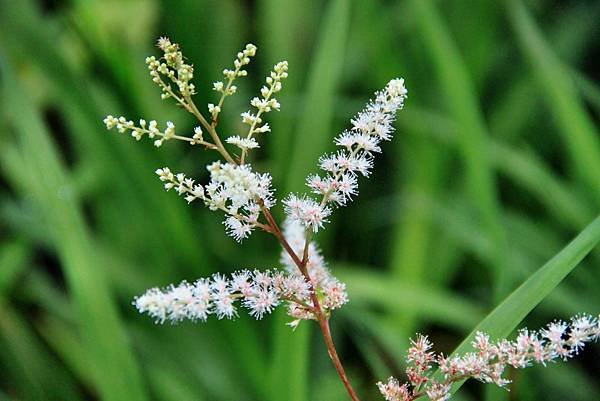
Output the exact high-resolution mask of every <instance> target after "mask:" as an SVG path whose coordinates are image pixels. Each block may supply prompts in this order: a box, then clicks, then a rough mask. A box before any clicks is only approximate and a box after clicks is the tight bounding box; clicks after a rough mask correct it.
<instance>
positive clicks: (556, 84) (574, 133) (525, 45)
mask: <svg viewBox="0 0 600 401" xmlns="http://www.w3.org/2000/svg"><path fill="white" fill-rule="evenodd" d="M507 4H508V5H509V6H508V10H509V16H510V19H511V22H512V23H513V27H514V29H515V32H516V33H517V36H518V39H519V44H520V45H521V48H522V51H523V53H524V54H525V56H526V57H527V58H528V60H529V62H530V64H531V66H532V68H533V71H534V77H535V78H536V80H537V81H538V84H539V85H540V87H541V89H542V90H543V91H544V93H545V96H544V99H545V100H547V102H548V104H547V106H548V108H549V109H550V110H551V111H552V112H553V115H554V116H555V118H556V122H557V123H558V124H559V127H560V129H561V130H560V132H561V134H562V136H563V138H564V142H565V143H566V144H567V149H568V151H569V153H570V159H571V164H572V165H573V167H574V169H575V172H576V174H577V176H578V177H579V178H580V179H581V180H582V181H583V182H584V183H585V184H586V185H587V187H588V188H589V191H590V192H591V193H592V194H593V195H594V196H595V199H596V203H597V204H598V205H600V185H598V183H599V182H600V140H599V139H598V138H600V135H599V133H598V131H597V130H596V128H595V126H594V123H593V122H592V120H591V119H590V117H589V116H588V114H587V112H586V111H585V108H584V106H583V104H582V102H581V99H580V97H579V96H578V94H577V91H576V89H575V85H574V83H573V79H572V77H571V76H570V74H569V70H568V69H566V68H565V67H564V66H563V65H562V64H561V62H560V61H559V60H558V59H557V57H556V56H555V55H554V54H553V52H552V50H551V49H550V48H549V46H548V45H547V44H546V42H545V40H544V39H543V37H542V36H541V34H540V32H539V31H538V28H537V27H536V26H535V23H534V22H533V20H532V19H531V17H530V16H529V13H528V11H527V9H526V8H525V7H524V6H523V4H522V3H521V2H520V1H519V0H514V1H512V0H511V1H509V2H508V3H507Z"/></svg>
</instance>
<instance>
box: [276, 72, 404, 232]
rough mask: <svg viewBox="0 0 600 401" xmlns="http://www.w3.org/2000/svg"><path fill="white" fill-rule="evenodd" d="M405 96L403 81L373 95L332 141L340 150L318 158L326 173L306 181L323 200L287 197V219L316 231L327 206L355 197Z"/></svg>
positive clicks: (340, 203) (388, 137) (387, 86)
mask: <svg viewBox="0 0 600 401" xmlns="http://www.w3.org/2000/svg"><path fill="white" fill-rule="evenodd" d="M407 93H408V91H407V90H406V88H405V86H404V80H403V79H402V78H397V79H393V80H391V81H390V82H388V84H387V85H386V87H385V89H383V90H381V91H378V92H376V93H375V100H373V101H371V102H369V103H368V104H367V106H366V107H365V109H364V110H362V111H361V112H360V113H358V115H357V116H356V117H355V118H353V119H352V120H351V122H352V125H353V127H352V128H351V129H350V130H348V131H344V132H342V133H341V134H340V135H338V136H337V137H336V138H335V140H334V142H335V144H336V145H337V146H339V147H341V148H342V149H340V150H338V151H337V152H334V153H331V154H326V155H324V156H322V157H321V158H320V159H319V166H320V168H321V169H322V170H323V171H324V172H325V174H324V175H318V174H314V175H311V176H309V177H308V178H307V180H306V183H307V185H308V187H309V188H310V189H311V190H312V192H313V193H314V194H317V195H321V196H322V200H321V201H320V202H317V201H315V200H313V199H310V198H307V197H298V196H296V195H290V196H289V197H288V198H287V199H286V200H285V201H284V204H285V205H286V207H287V209H286V212H287V214H288V216H289V217H290V218H292V219H294V220H296V221H299V222H301V223H302V224H303V225H304V227H305V228H307V229H312V230H313V231H314V232H317V231H318V230H319V229H320V228H322V227H323V224H324V223H326V222H327V216H329V215H330V214H331V209H330V208H328V206H327V205H328V204H330V203H331V204H334V205H338V206H343V205H345V204H346V203H347V202H349V201H351V200H352V198H353V197H354V196H356V195H357V194H358V179H357V176H358V174H361V175H363V176H365V177H368V176H369V174H370V172H371V168H372V167H373V159H374V153H379V152H381V148H380V146H379V144H380V142H381V141H388V140H390V139H391V138H392V133H393V132H394V127H393V123H394V120H395V118H396V112H397V111H398V110H400V109H402V107H403V106H404V99H406V97H407Z"/></svg>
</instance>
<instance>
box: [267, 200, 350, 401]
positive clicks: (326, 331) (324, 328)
mask: <svg viewBox="0 0 600 401" xmlns="http://www.w3.org/2000/svg"><path fill="white" fill-rule="evenodd" d="M262 211H263V214H264V216H265V218H266V219H267V222H268V224H269V226H270V227H271V229H272V233H273V235H275V237H277V239H278V240H279V242H280V243H281V245H282V246H283V248H284V249H285V251H286V252H287V253H288V254H289V255H290V257H291V258H292V260H293V261H294V263H295V264H296V266H298V269H300V272H301V273H302V275H303V276H304V278H305V279H306V280H307V281H308V282H309V283H311V286H312V291H311V292H310V298H311V301H312V303H313V307H314V314H315V316H316V317H317V321H318V322H319V328H320V329H321V333H323V339H324V340H325V346H326V347H327V353H328V354H329V358H330V359H331V361H332V362H333V366H334V367H335V370H336V371H337V373H338V375H339V376H340V379H341V380H342V382H343V383H344V387H346V391H347V392H348V395H350V398H351V399H352V401H360V399H359V398H358V395H357V394H356V392H355V391H354V389H353V388H352V385H351V384H350V381H349V380H348V376H347V375H346V371H345V370H344V366H343V365H342V361H341V360H340V357H339V356H338V353H337V350H336V348H335V344H334V343H333V338H332V337H331V330H330V328H329V318H328V317H327V315H326V314H325V313H324V312H323V309H321V304H320V303H319V298H318V297H317V294H316V292H315V290H314V289H315V286H314V285H313V282H312V279H311V277H310V275H309V274H308V269H307V267H306V266H307V264H308V257H307V256H306V255H307V253H306V252H304V255H303V257H302V259H300V257H299V256H298V255H297V254H296V252H295V251H294V250H293V249H292V247H291V246H290V244H289V243H288V242H287V240H286V239H285V236H284V235H283V233H282V232H281V230H280V229H279V226H278V225H277V223H276V222H275V219H274V218H273V215H271V212H270V211H269V210H268V209H267V208H265V207H263V208H262Z"/></svg>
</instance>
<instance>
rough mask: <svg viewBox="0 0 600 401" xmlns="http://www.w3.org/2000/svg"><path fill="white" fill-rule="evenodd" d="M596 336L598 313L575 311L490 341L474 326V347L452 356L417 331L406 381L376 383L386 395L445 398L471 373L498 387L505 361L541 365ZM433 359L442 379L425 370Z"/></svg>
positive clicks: (408, 400)
mask: <svg viewBox="0 0 600 401" xmlns="http://www.w3.org/2000/svg"><path fill="white" fill-rule="evenodd" d="M598 338H600V324H599V322H598V318H596V317H593V316H589V315H578V316H575V317H573V318H571V321H570V322H569V323H567V322H562V321H556V322H552V323H550V324H548V325H547V326H546V328H544V329H542V330H540V331H529V330H527V329H523V330H521V331H520V332H519V334H518V335H517V338H516V339H515V340H514V341H509V340H506V339H503V340H500V341H496V342H491V341H490V337H489V336H488V335H487V334H485V333H481V332H479V333H477V335H476V336H475V339H474V340H473V342H472V345H473V348H475V350H476V351H475V352H470V353H467V354H465V355H460V356H456V357H452V358H447V357H444V356H443V355H441V354H440V355H436V354H434V353H433V352H430V351H429V350H430V349H431V347H432V343H431V342H430V341H429V340H428V339H427V337H425V336H422V335H418V336H417V340H416V341H412V340H411V347H410V348H409V350H408V355H407V358H406V362H407V366H408V367H407V369H406V374H407V377H408V381H409V383H404V384H402V385H400V383H399V382H398V380H396V379H395V378H393V377H391V378H390V379H389V380H388V382H387V383H382V382H379V383H377V385H378V386H379V390H380V392H381V393H382V394H383V396H384V397H385V399H386V400H387V401H412V400H414V399H416V398H418V397H420V396H422V395H424V394H426V395H427V396H428V397H429V398H430V399H431V400H432V401H442V400H447V399H449V398H450V396H451V394H450V389H451V384H452V383H453V382H456V381H459V380H464V379H468V378H474V379H477V380H479V381H482V382H484V383H494V384H496V385H498V386H500V387H503V386H506V385H507V384H509V383H510V380H508V379H506V378H505V377H503V374H504V372H505V370H506V367H507V366H511V367H513V368H517V369H519V368H526V367H528V366H531V365H533V364H542V365H544V366H545V365H546V363H547V362H550V361H555V360H557V359H562V360H566V359H568V358H571V357H573V356H575V355H577V354H578V353H579V351H580V350H581V349H583V347H584V346H585V345H586V344H587V343H589V342H591V341H596V340H598ZM434 364H437V365H438V366H439V368H440V371H441V372H442V373H443V375H444V380H443V381H441V382H438V381H436V380H434V379H433V378H432V377H431V376H430V375H429V373H430V372H431V369H432V367H433V365H434Z"/></svg>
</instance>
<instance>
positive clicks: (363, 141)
mask: <svg viewBox="0 0 600 401" xmlns="http://www.w3.org/2000/svg"><path fill="white" fill-rule="evenodd" d="M158 47H159V48H160V50H161V51H162V53H163V55H162V57H161V58H160V59H156V58H155V57H148V58H147V59H146V63H147V65H148V69H149V71H150V76H151V77H152V80H153V81H154V82H155V83H156V84H157V85H158V86H159V87H160V89H161V91H162V98H163V99H174V100H175V102H176V103H177V104H178V105H179V106H181V107H183V108H184V109H185V110H187V111H188V112H190V113H191V114H193V115H194V116H195V117H196V118H197V120H198V123H199V125H198V126H197V127H196V128H195V129H194V130H193V131H194V132H193V134H190V135H180V134H177V133H176V127H175V124H173V123H172V122H167V123H166V125H165V128H164V129H163V130H161V129H159V128H158V127H159V125H158V123H157V122H156V121H155V120H151V121H150V122H147V121H146V120H144V119H140V120H139V123H138V124H136V123H135V122H133V121H131V120H128V119H127V118H125V117H123V116H120V117H114V116H111V115H109V116H107V117H106V118H105V119H104V123H105V124H106V127H107V128H108V129H113V128H116V129H117V130H118V131H119V132H121V133H125V132H129V133H131V135H132V136H133V137H134V138H135V139H136V140H141V139H142V138H143V137H144V136H148V137H149V138H150V139H153V140H154V145H155V146H157V147H160V146H162V145H163V144H164V142H166V141H169V140H172V139H176V140H180V141H184V142H188V143H189V144H191V145H201V146H203V147H204V148H206V149H208V150H214V151H216V152H217V153H218V154H219V155H220V157H221V158H222V159H223V160H217V161H215V162H213V163H211V164H209V165H208V166H207V167H206V168H207V170H208V172H209V174H210V180H209V182H208V183H206V184H200V183H197V182H196V181H195V179H193V178H190V177H188V176H187V175H186V174H185V173H174V172H172V171H171V169H170V168H168V167H163V168H159V169H157V170H156V174H157V175H158V177H159V179H160V181H162V182H163V184H164V188H165V189H166V190H167V191H169V190H171V189H173V190H174V191H175V192H176V193H177V194H178V195H180V196H182V197H183V198H184V199H185V200H186V201H187V202H188V203H193V202H195V201H199V202H202V203H204V205H205V206H207V207H208V208H209V209H210V210H213V211H217V210H218V211H220V212H222V213H223V214H224V220H223V224H224V226H225V231H226V233H227V234H228V235H230V236H231V237H233V238H234V239H235V240H236V241H237V242H241V241H243V240H244V239H245V238H247V237H248V236H249V235H251V234H252V232H253V231H254V230H257V229H258V230H262V231H264V232H266V233H269V234H272V235H273V236H274V237H275V238H276V239H277V240H278V241H279V243H280V244H281V246H282V248H283V249H282V254H281V264H282V265H283V266H284V269H282V270H268V271H259V270H240V271H237V272H235V273H233V274H231V276H229V277H226V276H224V275H222V274H220V273H216V274H214V275H213V276H212V277H210V278H200V279H198V280H196V281H195V282H193V283H188V282H186V281H184V282H182V283H180V284H178V285H171V286H168V287H167V288H164V289H159V288H152V289H150V290H148V291H147V292H146V293H145V294H143V295H141V296H139V297H136V298H135V300H134V305H135V306H136V308H137V309H138V310H139V311H140V312H143V313H148V314H149V315H150V316H151V317H152V318H154V319H155V320H156V321H157V322H159V323H163V322H165V321H170V322H172V323H176V322H179V321H182V320H185V319H188V320H192V321H198V320H200V321H206V320H207V319H208V317H209V316H210V315H215V316H216V317H217V318H218V319H223V318H229V319H233V318H235V317H236V316H237V315H238V309H239V307H240V306H241V307H243V308H246V309H247V310H248V311H249V314H250V315H251V316H253V317H255V318H256V319H261V318H262V317H264V316H265V315H266V314H268V313H270V312H272V311H273V310H274V308H276V307H277V306H280V305H285V306H286V308H287V312H288V314H289V316H290V317H291V318H292V320H291V321H290V322H289V323H288V324H289V325H290V326H291V327H292V328H296V327H297V326H298V325H299V324H300V323H301V322H302V321H303V320H314V321H316V322H317V323H318V325H319V327H320V329H321V332H322V334H323V338H324V340H325V344H326V346H327V349H328V353H329V356H330V358H331V360H332V362H333V364H334V366H335V369H336V371H337V373H338V374H339V376H340V379H341V380H342V382H343V383H344V386H345V387H346V390H347V391H348V394H349V396H350V398H351V399H352V400H355V401H356V400H358V399H359V398H358V395H357V394H356V392H355V391H354V389H353V388H352V386H351V384H350V382H349V380H348V377H347V375H346V373H345V370H344V367H343V365H342V363H341V361H340V358H339V356H338V354H337V351H336V348H335V345H334V343H333V339H332V336H331V332H330V327H329V320H330V317H331V315H332V312H333V311H334V310H336V309H338V308H340V307H342V306H343V305H344V304H345V303H347V302H348V294H347V291H346V286H345V285H344V283H342V282H340V281H339V280H338V279H337V278H336V277H334V275H333V274H332V273H331V271H330V270H329V268H328V267H327V264H326V263H325V260H324V258H323V256H322V254H321V252H320V250H319V248H318V246H317V244H316V243H315V241H314V239H313V235H314V234H316V233H317V232H318V231H319V230H321V229H323V228H324V227H325V225H326V224H327V223H328V222H329V218H330V216H331V215H332V213H333V211H334V210H335V209H336V208H337V207H342V206H345V205H347V204H348V203H349V202H350V201H352V200H353V198H354V197H355V196H356V195H357V194H358V178H359V177H360V176H363V177H368V176H369V174H370V172H371V169H372V168H373V163H374V158H375V155H376V154H377V153H380V152H381V151H382V149H381V143H382V142H383V141H389V140H391V139H392V134H393V132H394V127H393V123H394V121H395V118H396V112H397V111H398V110H401V109H402V108H403V106H404V101H405V99H406V98H407V90H406V88H405V86H404V80H403V79H401V78H396V79H392V80H391V81H389V82H388V83H387V85H386V86H385V87H384V88H383V89H382V90H380V91H378V92H376V93H375V95H374V98H373V100H371V101H370V102H369V103H368V104H367V105H366V107H365V108H364V109H363V110H362V111H361V112H359V113H358V114H357V115H356V116H355V117H354V118H353V119H352V120H351V123H352V127H351V128H350V129H348V130H345V131H343V132H342V133H341V134H339V135H338V136H337V137H336V138H335V139H334V143H335V145H337V146H338V150H337V151H336V152H333V153H330V154H326V155H323V156H322V157H321V158H320V159H319V167H320V169H321V170H322V172H321V173H320V174H314V175H310V176H309V177H307V179H306V185H307V186H308V188H309V189H310V191H309V194H289V195H288V196H287V197H285V198H284V199H283V201H282V203H283V206H284V211H285V215H286V218H285V221H284V222H283V224H279V223H278V222H277V220H276V219H275V217H274V216H273V214H272V212H271V210H272V209H273V208H274V207H275V206H276V204H277V200H276V198H275V196H274V192H275V191H274V189H273V188H272V178H271V175H270V174H268V173H259V172H256V171H254V170H253V168H252V165H251V164H249V163H248V157H249V154H250V152H251V151H252V150H254V149H256V148H259V147H260V145H259V142H258V140H257V138H258V137H259V134H265V133H268V132H270V130H271V128H270V126H269V124H268V123H266V122H264V121H263V118H264V117H265V114H266V113H269V112H271V111H273V110H276V111H279V109H280V104H279V102H278V100H277V99H276V98H275V95H276V94H277V93H279V92H280V91H281V89H282V83H283V81H284V79H285V78H286V77H287V75H288V72H287V71H288V64H287V62H286V61H282V62H279V63H277V64H275V66H274V67H273V71H272V72H271V73H270V75H269V76H268V77H267V78H266V80H265V85H264V86H263V87H262V88H261V90H260V96H257V97H254V98H253V99H252V100H251V101H250V105H251V106H252V108H253V109H252V110H248V111H246V112H244V113H242V114H241V118H242V122H243V123H244V124H246V125H247V126H248V129H247V131H246V132H245V133H241V134H240V133H238V134H236V135H231V136H228V137H227V138H225V139H224V142H225V143H223V141H222V137H221V135H220V133H219V132H218V130H217V128H218V124H219V118H220V114H221V112H222V110H223V107H224V103H225V100H226V99H227V97H229V96H232V95H234V94H235V93H236V91H237V86H236V85H234V83H235V82H236V79H238V78H241V77H244V76H246V75H247V71H246V70H245V69H244V68H245V66H246V65H248V64H249V63H250V60H251V58H252V57H254V56H255V54H256V50H257V48H256V46H254V45H252V44H248V45H246V47H245V48H244V49H243V50H242V51H240V52H239V53H238V54H237V56H236V59H235V60H234V63H233V69H225V70H223V75H224V80H223V81H217V82H215V83H214V84H213V90H214V91H216V92H217V93H219V94H220V97H219V100H218V102H216V103H215V104H213V103H210V104H208V107H207V114H203V113H202V112H200V110H199V108H198V107H197V106H196V104H195V103H194V101H193V99H192V96H193V95H194V94H195V93H196V88H195V86H194V84H193V83H191V80H192V79H193V76H194V68H193V66H192V65H191V64H188V63H187V62H186V60H185V58H184V56H183V54H182V52H181V50H180V48H179V46H178V45H177V44H176V43H173V42H171V41H170V40H169V39H167V38H160V39H159V40H158ZM205 134H207V136H205ZM225 144H227V145H229V146H226V145H225ZM599 335H600V328H599V325H598V320H597V319H596V318H593V317H591V316H585V315H582V316H578V317H575V318H573V320H572V322H571V324H570V325H568V324H566V323H563V322H554V323H551V324H550V325H549V326H548V327H547V328H546V329H544V330H542V331H541V332H539V333H538V332H529V331H527V330H523V331H521V332H520V334H519V336H518V338H517V340H516V341H514V342H510V341H508V340H500V341H499V342H495V343H494V342H492V341H491V340H490V338H489V336H487V335H486V334H484V333H480V334H478V336H477V337H476V340H475V341H474V343H473V346H474V348H475V349H476V352H474V353H469V354H466V355H463V356H457V357H453V358H447V357H444V356H443V355H436V354H434V353H433V352H431V351H430V349H431V347H432V344H431V342H430V341H429V340H428V338H427V337H426V336H422V335H419V336H417V338H416V340H414V341H412V346H411V347H410V349H409V350H408V355H407V358H406V362H407V365H408V368H407V370H406V374H407V378H408V383H406V384H403V385H400V384H399V382H398V380H397V379H395V378H390V379H389V380H388V382H387V383H382V382H380V383H378V386H379V389H380V391H381V393H382V394H383V396H384V397H385V398H386V399H387V400H388V401H411V400H414V399H417V398H419V397H422V396H425V395H426V396H428V397H429V398H430V399H431V400H445V399H448V398H449V397H450V395H451V384H452V383H454V382H457V381H461V380H464V379H467V378H475V379H478V380H481V381H484V382H491V383H496V384H497V385H499V386H505V385H506V384H507V383H508V380H506V379H505V378H503V377H502V373H503V371H504V369H505V367H506V366H513V367H526V366H529V365H530V364H532V363H534V362H535V363H542V364H545V363H546V362H548V361H551V360H554V359H557V358H562V359H566V358H568V357H571V356H573V355H575V354H577V352H578V351H579V350H580V349H581V348H582V347H583V345H584V344H585V343H586V342H589V341H593V340H596V339H597V338H598V337H599ZM434 364H437V365H438V366H439V370H440V372H441V376H440V377H434V376H435V375H433V374H432V367H433V365H434Z"/></svg>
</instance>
